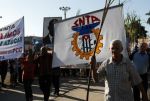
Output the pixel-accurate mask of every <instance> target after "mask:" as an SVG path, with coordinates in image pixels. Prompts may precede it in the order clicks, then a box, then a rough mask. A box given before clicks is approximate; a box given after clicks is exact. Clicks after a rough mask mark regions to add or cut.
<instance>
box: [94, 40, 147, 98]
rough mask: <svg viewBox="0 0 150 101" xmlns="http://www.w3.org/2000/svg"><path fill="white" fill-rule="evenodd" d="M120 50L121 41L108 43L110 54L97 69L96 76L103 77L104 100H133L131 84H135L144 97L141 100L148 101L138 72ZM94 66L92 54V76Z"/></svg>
mask: <svg viewBox="0 0 150 101" xmlns="http://www.w3.org/2000/svg"><path fill="white" fill-rule="evenodd" d="M122 50H123V46H122V43H121V41H120V40H113V41H112V42H111V44H110V51H111V54H112V56H111V57H110V58H109V59H106V60H105V61H103V62H102V64H101V65H100V67H99V68H98V70H97V73H98V76H99V77H100V78H102V77H103V78H104V79H105V101H134V97H133V93H132V85H137V87H138V88H139V89H140V91H141V92H142V95H143V97H144V100H143V101H148V98H147V95H146V93H145V91H144V88H143V86H142V80H141V78H140V76H139V74H138V73H137V71H136V70H135V67H134V65H133V63H132V62H131V61H130V60H129V59H127V58H125V57H124V56H123V55H122V54H121V52H122ZM95 66H96V59H95V57H94V56H93V57H92V70H93V77H94V78H96V69H95Z"/></svg>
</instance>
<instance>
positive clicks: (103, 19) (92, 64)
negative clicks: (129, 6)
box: [86, 0, 114, 101]
mask: <svg viewBox="0 0 150 101" xmlns="http://www.w3.org/2000/svg"><path fill="white" fill-rule="evenodd" d="M113 1H114V0H109V1H108V0H106V1H105V7H104V11H103V15H102V23H101V25H100V32H99V35H98V38H97V41H96V45H95V49H94V54H93V56H92V58H91V68H92V66H93V67H94V68H95V66H96V65H95V63H94V61H92V59H93V57H94V58H95V52H96V49H97V44H98V39H99V36H100V34H101V30H102V27H103V24H104V21H105V18H106V15H107V12H108V9H109V7H110V5H111V4H112V3H113ZM91 68H90V71H89V77H88V88H87V96H86V101H89V90H90V84H91V73H92V70H91Z"/></svg>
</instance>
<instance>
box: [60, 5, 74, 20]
mask: <svg viewBox="0 0 150 101" xmlns="http://www.w3.org/2000/svg"><path fill="white" fill-rule="evenodd" d="M59 9H60V10H62V11H64V19H66V13H67V11H68V10H70V9H71V8H70V7H59Z"/></svg>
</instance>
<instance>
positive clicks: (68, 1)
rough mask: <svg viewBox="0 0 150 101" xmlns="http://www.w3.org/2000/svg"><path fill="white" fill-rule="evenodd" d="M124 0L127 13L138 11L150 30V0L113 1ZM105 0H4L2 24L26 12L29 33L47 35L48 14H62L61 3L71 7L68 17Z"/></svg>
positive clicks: (0, 12)
mask: <svg viewBox="0 0 150 101" xmlns="http://www.w3.org/2000/svg"><path fill="white" fill-rule="evenodd" d="M119 1H120V2H124V1H125V3H124V6H123V10H124V12H123V14H124V17H125V16H126V14H127V13H131V12H135V13H136V14H137V15H138V16H139V17H140V19H141V22H142V25H143V26H145V27H146V30H147V31H149V32H148V33H147V34H148V35H150V25H148V24H146V20H147V18H148V16H146V15H145V13H147V12H149V11H150V6H149V4H150V0H115V1H114V2H113V4H112V6H113V5H117V4H119ZM104 4H105V0H0V16H2V18H0V28H1V27H4V26H6V25H9V24H10V23H12V22H14V21H16V20H18V19H19V18H21V17H23V16H24V22H25V36H40V37H41V36H43V19H44V17H62V18H64V12H63V11H62V10H60V9H59V8H60V7H70V8H71V9H70V10H68V11H67V15H66V16H67V18H69V17H74V16H76V14H77V12H78V11H79V10H80V14H84V13H88V12H92V11H95V10H99V9H102V8H104Z"/></svg>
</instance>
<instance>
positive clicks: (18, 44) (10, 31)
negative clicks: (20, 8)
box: [0, 17, 24, 61]
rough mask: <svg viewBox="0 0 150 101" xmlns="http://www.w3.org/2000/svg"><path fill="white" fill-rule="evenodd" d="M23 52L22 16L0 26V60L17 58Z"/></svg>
mask: <svg viewBox="0 0 150 101" xmlns="http://www.w3.org/2000/svg"><path fill="white" fill-rule="evenodd" d="M23 52H24V17H22V18H20V19H19V20H17V21H15V22H14V23H11V24H9V25H7V26H5V27H2V28H0V61H2V60H7V59H14V58H19V57H20V56H22V53H23Z"/></svg>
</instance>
